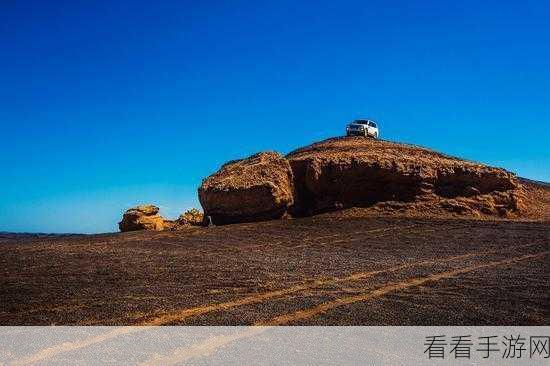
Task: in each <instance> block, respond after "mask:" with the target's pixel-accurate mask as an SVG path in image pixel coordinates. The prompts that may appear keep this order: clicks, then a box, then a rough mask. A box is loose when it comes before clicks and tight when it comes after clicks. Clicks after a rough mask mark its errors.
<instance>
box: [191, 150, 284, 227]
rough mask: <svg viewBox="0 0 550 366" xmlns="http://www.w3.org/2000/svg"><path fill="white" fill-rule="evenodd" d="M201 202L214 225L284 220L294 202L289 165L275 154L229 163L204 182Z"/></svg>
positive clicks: (257, 155)
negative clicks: (282, 218) (283, 217)
mask: <svg viewBox="0 0 550 366" xmlns="http://www.w3.org/2000/svg"><path fill="white" fill-rule="evenodd" d="M199 200H200V203H201V205H202V207H203V209H204V214H205V216H210V218H211V220H212V223H214V224H230V223H237V222H251V221H261V220H267V219H277V218H281V217H282V216H283V215H285V213H286V212H287V211H288V209H289V207H291V206H292V205H293V203H294V194H293V176H292V170H291V168H290V164H289V162H288V161H287V160H286V159H285V158H284V157H282V156H281V155H279V154H277V153H274V152H265V153H260V154H256V155H253V156H251V157H249V158H246V159H243V160H238V161H232V162H229V163H227V164H225V165H224V166H222V168H221V169H220V170H219V171H218V172H217V173H215V174H213V175H211V176H210V177H208V178H207V179H205V180H204V181H203V183H202V185H201V187H200V188H199Z"/></svg>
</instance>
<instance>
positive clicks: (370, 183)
mask: <svg viewBox="0 0 550 366" xmlns="http://www.w3.org/2000/svg"><path fill="white" fill-rule="evenodd" d="M522 192H523V191H522V186H521V184H520V183H519V182H518V180H517V179H516V177H515V175H514V174H512V173H509V172H507V171H505V170H504V169H500V168H493V167H489V166H486V165H483V164H479V163H475V162H470V161H465V160H461V159H458V158H455V157H451V156H447V155H444V154H440V153H437V152H435V151H432V150H429V149H426V148H422V147H418V146H413V145H406V144H398V143H393V142H387V141H380V140H373V139H366V138H363V137H345V138H334V139H329V140H325V141H322V142H319V143H316V144H313V145H310V146H307V147H305V148H302V149H299V150H296V151H293V152H292V153H290V154H288V155H287V156H286V158H283V157H282V156H280V155H279V154H276V153H260V154H256V155H254V156H251V157H249V158H247V159H244V160H239V161H233V162H229V163H227V164H226V165H224V166H223V167H222V168H221V169H220V170H219V171H218V172H217V173H215V174H214V175H212V176H210V177H208V178H207V179H206V180H205V181H204V182H203V184H202V186H201V187H200V189H199V199H200V202H201V204H202V206H203V208H204V211H205V215H208V216H210V218H211V219H212V221H213V223H214V224H229V223H237V222H250V221H260V220H267V219H276V218H280V217H282V216H284V215H285V214H287V213H288V214H290V215H292V216H309V215H315V214H318V213H322V212H327V211H334V210H340V209H345V208H351V207H356V208H369V209H372V210H373V212H376V214H382V213H392V212H399V213H403V212H409V213H412V214H418V215H425V214H427V213H433V214H434V215H441V213H442V212H446V213H449V214H452V215H465V216H484V215H488V216H499V217H510V216H514V215H517V214H518V213H520V212H521V210H522V209H523V203H522V202H523V197H524V196H523V193H522Z"/></svg>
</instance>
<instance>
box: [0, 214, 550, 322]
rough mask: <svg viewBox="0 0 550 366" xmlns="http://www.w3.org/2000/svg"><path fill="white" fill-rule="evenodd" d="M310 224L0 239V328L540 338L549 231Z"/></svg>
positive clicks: (449, 223) (342, 220) (393, 222)
mask: <svg viewBox="0 0 550 366" xmlns="http://www.w3.org/2000/svg"><path fill="white" fill-rule="evenodd" d="M345 212H346V211H343V212H338V213H327V214H322V215H318V216H313V217H306V218H297V219H283V220H275V221H267V222H257V223H245V224H235V225H227V226H214V227H190V228H188V229H185V230H179V231H161V232H155V231H136V232H127V233H117V234H103V235H74V236H41V235H12V234H3V235H1V236H0V272H1V276H0V324H1V325H52V324H56V325H253V324H270V325H550V223H549V222H547V221H546V222H529V221H511V220H506V219H499V220H473V219H462V218H449V219H428V218H407V217H373V216H365V217H360V216H358V215H350V214H345Z"/></svg>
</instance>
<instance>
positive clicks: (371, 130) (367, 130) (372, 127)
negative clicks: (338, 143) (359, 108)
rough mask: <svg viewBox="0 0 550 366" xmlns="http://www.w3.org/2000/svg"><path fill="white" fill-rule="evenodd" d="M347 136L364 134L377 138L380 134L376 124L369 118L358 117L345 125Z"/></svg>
mask: <svg viewBox="0 0 550 366" xmlns="http://www.w3.org/2000/svg"><path fill="white" fill-rule="evenodd" d="M346 135H347V136H365V137H369V136H370V137H374V138H375V139H377V138H378V137H379V135H380V132H379V131H378V125H377V124H376V122H374V121H373V120H370V119H358V120H355V121H353V122H352V123H350V124H349V125H348V126H347V127H346Z"/></svg>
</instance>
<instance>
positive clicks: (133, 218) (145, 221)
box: [118, 205, 167, 232]
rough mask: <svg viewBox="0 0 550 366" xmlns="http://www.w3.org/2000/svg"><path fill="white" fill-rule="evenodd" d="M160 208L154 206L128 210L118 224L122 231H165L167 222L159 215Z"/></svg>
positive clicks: (142, 206)
mask: <svg viewBox="0 0 550 366" xmlns="http://www.w3.org/2000/svg"><path fill="white" fill-rule="evenodd" d="M158 212H159V208H158V207H157V206H153V205H141V206H137V207H134V208H131V209H129V210H127V211H126V212H125V213H124V215H123V216H122V221H121V222H119V223H118V227H119V229H120V231H122V232H124V231H136V230H164V229H166V228H167V225H166V223H165V221H166V220H164V219H163V218H162V216H160V215H159V214H158Z"/></svg>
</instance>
